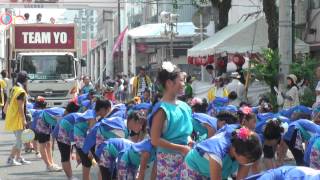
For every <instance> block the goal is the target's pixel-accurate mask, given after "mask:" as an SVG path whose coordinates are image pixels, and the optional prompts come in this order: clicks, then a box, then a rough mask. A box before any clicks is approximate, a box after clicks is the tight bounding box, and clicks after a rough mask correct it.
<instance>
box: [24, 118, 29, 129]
mask: <svg viewBox="0 0 320 180" xmlns="http://www.w3.org/2000/svg"><path fill="white" fill-rule="evenodd" d="M27 124H28V123H27V121H26V120H24V121H23V129H26V128H27Z"/></svg>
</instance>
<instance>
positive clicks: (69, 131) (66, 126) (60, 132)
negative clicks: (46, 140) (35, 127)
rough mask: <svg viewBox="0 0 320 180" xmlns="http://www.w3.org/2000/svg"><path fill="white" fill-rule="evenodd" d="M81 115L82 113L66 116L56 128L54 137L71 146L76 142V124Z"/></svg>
mask: <svg viewBox="0 0 320 180" xmlns="http://www.w3.org/2000/svg"><path fill="white" fill-rule="evenodd" d="M81 115H82V114H81V113H70V114H67V115H66V116H64V117H63V118H62V119H61V120H60V121H59V123H58V124H57V125H56V126H55V128H54V130H53V133H52V136H53V137H54V138H56V139H57V141H58V142H61V143H64V144H68V145H71V142H73V141H74V135H73V132H74V124H75V121H76V119H77V118H78V117H80V116H81Z"/></svg>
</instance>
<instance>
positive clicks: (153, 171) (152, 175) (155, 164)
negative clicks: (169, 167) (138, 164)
mask: <svg viewBox="0 0 320 180" xmlns="http://www.w3.org/2000/svg"><path fill="white" fill-rule="evenodd" d="M156 177H157V161H156V160H154V161H153V166H152V171H151V180H156Z"/></svg>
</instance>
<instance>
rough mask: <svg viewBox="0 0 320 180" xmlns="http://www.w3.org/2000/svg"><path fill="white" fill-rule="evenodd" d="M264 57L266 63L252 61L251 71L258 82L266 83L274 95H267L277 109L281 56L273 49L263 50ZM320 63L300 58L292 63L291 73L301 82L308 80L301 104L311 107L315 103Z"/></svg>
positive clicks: (308, 58)
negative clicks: (316, 73) (316, 69)
mask: <svg viewBox="0 0 320 180" xmlns="http://www.w3.org/2000/svg"><path fill="white" fill-rule="evenodd" d="M262 56H263V58H264V62H258V61H251V63H252V68H251V69H250V70H249V71H250V72H251V73H252V74H254V75H255V77H256V78H257V79H258V80H261V81H265V82H266V83H267V84H268V85H269V87H270V91H271V92H272V93H268V94H266V96H267V97H269V99H270V101H271V104H272V105H273V106H274V107H276V106H277V103H276V95H275V93H274V89H273V87H274V86H277V85H278V78H277V77H278V73H279V62H280V56H279V54H278V52H277V51H273V50H271V49H265V50H263V53H262ZM319 64H320V63H319V62H318V61H317V60H315V59H312V58H310V57H305V58H300V59H299V60H296V61H295V62H293V63H292V65H291V66H290V73H291V74H295V75H296V76H297V78H298V79H299V81H301V80H303V79H304V80H307V81H308V82H309V83H308V87H307V88H306V89H305V91H304V95H302V96H301V97H300V104H301V105H305V106H309V107H311V106H312V104H313V103H314V101H315V96H316V95H315V92H314V91H313V89H315V86H316V83H317V82H316V81H317V79H316V76H315V68H316V67H317V66H318V65H319ZM299 81H298V82H299Z"/></svg>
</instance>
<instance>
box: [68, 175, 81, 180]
mask: <svg viewBox="0 0 320 180" xmlns="http://www.w3.org/2000/svg"><path fill="white" fill-rule="evenodd" d="M68 180H79V178H77V177H74V176H72V177H71V178H68Z"/></svg>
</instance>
